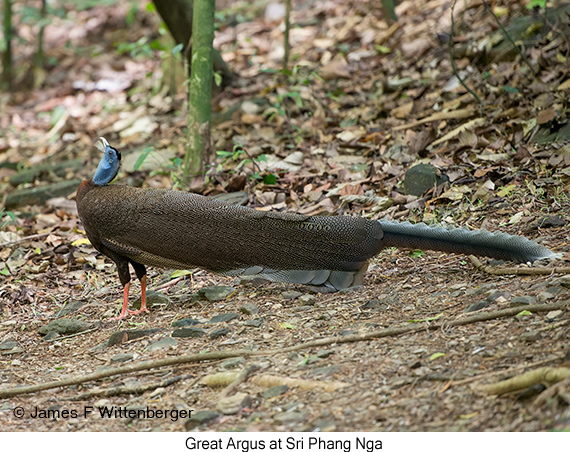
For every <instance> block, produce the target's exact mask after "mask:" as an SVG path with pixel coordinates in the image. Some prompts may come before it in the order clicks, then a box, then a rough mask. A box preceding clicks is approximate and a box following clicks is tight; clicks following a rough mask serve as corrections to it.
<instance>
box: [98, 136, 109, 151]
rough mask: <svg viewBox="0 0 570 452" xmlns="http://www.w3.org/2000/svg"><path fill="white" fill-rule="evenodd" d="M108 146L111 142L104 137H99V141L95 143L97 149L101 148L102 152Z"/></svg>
mask: <svg viewBox="0 0 570 452" xmlns="http://www.w3.org/2000/svg"><path fill="white" fill-rule="evenodd" d="M108 146H109V142H108V141H107V140H106V139H105V138H103V137H99V141H97V143H95V147H96V148H97V149H99V150H100V151H101V152H105V149H106V148H107V147H108Z"/></svg>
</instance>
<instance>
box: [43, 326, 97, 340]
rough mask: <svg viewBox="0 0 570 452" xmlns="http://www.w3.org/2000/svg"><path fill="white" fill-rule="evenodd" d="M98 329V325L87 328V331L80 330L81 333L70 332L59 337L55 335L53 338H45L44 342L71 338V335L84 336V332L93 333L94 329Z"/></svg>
mask: <svg viewBox="0 0 570 452" xmlns="http://www.w3.org/2000/svg"><path fill="white" fill-rule="evenodd" d="M98 329H99V328H98V327H96V328H90V329H88V330H85V331H80V332H79V333H73V334H69V335H68V336H58V337H54V338H53V339H44V342H54V341H63V340H65V339H69V338H71V337H75V336H82V335H84V334H89V333H92V332H93V331H97V330H98Z"/></svg>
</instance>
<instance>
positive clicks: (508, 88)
mask: <svg viewBox="0 0 570 452" xmlns="http://www.w3.org/2000/svg"><path fill="white" fill-rule="evenodd" d="M503 91H506V92H507V93H518V92H519V90H518V89H517V88H514V87H512V86H503Z"/></svg>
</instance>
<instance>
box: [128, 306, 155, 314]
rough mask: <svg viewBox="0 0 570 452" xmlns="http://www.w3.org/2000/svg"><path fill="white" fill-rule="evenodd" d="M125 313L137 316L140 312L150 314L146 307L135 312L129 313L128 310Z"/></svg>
mask: <svg viewBox="0 0 570 452" xmlns="http://www.w3.org/2000/svg"><path fill="white" fill-rule="evenodd" d="M127 312H128V313H129V314H131V315H137V314H140V313H141V312H146V313H148V314H150V311H149V310H148V309H147V308H146V307H145V308H140V309H139V310H137V311H131V310H130V309H127Z"/></svg>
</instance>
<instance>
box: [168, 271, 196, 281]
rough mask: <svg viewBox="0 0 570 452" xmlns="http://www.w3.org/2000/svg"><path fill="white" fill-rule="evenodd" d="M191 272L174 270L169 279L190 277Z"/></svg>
mask: <svg viewBox="0 0 570 452" xmlns="http://www.w3.org/2000/svg"><path fill="white" fill-rule="evenodd" d="M191 274H192V270H174V271H173V272H172V273H171V274H170V279H174V278H180V277H181V276H186V275H191Z"/></svg>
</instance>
